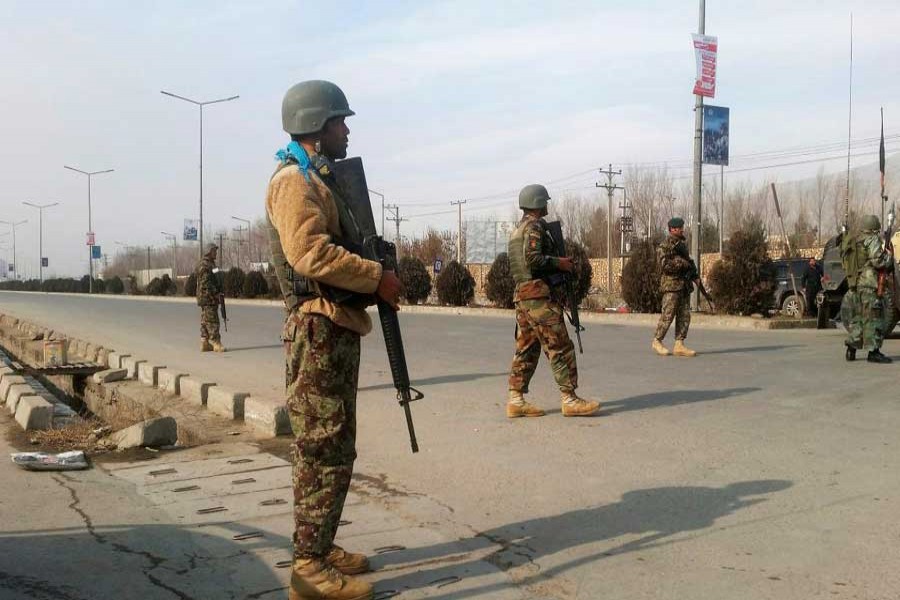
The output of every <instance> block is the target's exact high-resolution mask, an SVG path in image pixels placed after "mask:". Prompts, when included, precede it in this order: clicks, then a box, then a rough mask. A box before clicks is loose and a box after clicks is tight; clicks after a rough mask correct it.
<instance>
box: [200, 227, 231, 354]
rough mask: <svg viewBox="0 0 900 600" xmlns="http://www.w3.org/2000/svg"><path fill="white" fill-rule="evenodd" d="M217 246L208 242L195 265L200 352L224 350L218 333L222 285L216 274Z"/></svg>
mask: <svg viewBox="0 0 900 600" xmlns="http://www.w3.org/2000/svg"><path fill="white" fill-rule="evenodd" d="M218 251H219V247H218V246H216V245H215V244H210V245H209V246H208V247H207V249H206V254H204V255H203V258H202V259H200V264H198V265H197V270H196V274H197V305H198V306H199V307H200V352H209V351H210V350H215V351H216V352H225V347H224V346H223V345H222V338H221V334H220V333H219V305H220V304H221V303H222V297H223V292H222V286H221V285H220V281H219V278H218V277H217V276H216V273H215V268H216V254H217V253H218Z"/></svg>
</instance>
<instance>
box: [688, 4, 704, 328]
mask: <svg viewBox="0 0 900 600" xmlns="http://www.w3.org/2000/svg"><path fill="white" fill-rule="evenodd" d="M697 33H699V34H700V35H704V34H706V0H700V23H699V28H698V31H697ZM694 98H695V103H694V210H693V215H692V216H693V219H692V220H691V223H690V226H691V255H692V256H693V257H694V262H695V263H696V264H697V272H698V273H702V272H703V270H702V266H701V265H700V250H701V247H700V235H701V232H700V223H701V222H702V221H703V218H702V215H701V210H702V208H703V206H702V204H703V202H702V200H703V190H702V189H701V185H702V182H703V96H701V95H700V94H695V95H694ZM699 309H700V288H696V289H695V290H694V293H693V295H692V296H691V310H695V311H696V310H699Z"/></svg>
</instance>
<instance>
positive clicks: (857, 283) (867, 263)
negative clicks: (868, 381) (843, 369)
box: [841, 215, 893, 364]
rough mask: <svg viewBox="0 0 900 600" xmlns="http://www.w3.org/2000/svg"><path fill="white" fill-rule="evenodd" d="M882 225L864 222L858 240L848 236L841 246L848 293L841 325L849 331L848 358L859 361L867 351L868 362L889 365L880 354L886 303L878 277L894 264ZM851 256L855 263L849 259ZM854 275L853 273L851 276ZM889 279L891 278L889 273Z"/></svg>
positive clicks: (873, 220) (872, 217) (869, 219)
mask: <svg viewBox="0 0 900 600" xmlns="http://www.w3.org/2000/svg"><path fill="white" fill-rule="evenodd" d="M880 230H881V223H880V222H879V220H878V217H876V216H875V215H868V216H866V217H864V218H863V220H862V228H861V231H860V233H859V235H857V236H849V234H848V237H847V239H846V240H845V241H844V242H842V243H841V256H842V258H844V260H845V272H846V274H847V282H848V284H849V286H850V287H849V289H848V290H847V293H846V294H844V298H843V300H842V302H841V321H843V322H844V324H845V326H846V327H847V334H848V335H847V341H846V342H844V344H845V345H846V347H847V350H846V353H845V358H846V359H847V360H848V361H852V360H855V359H856V351H857V350H868V351H869V355H868V357H867V358H866V360H867V361H868V362H871V363H880V364H886V363H890V362H892V360H891V359H890V358H889V357H887V356H885V355H884V354H882V353H881V350H880V348H881V343H882V342H883V341H884V333H885V331H884V330H885V325H886V323H885V314H884V313H885V310H884V309H885V302H884V297H883V295H879V293H878V287H879V286H878V275H879V273H880V272H884V271H885V270H887V269H888V268H889V267H890V266H891V263H892V261H893V257H892V256H891V254H890V252H888V251H886V250H885V248H884V245H883V244H882V242H881V238H880V237H879V232H880ZM850 252H852V253H854V254H855V257H856V258H855V260H853V261H852V264H850V263H851V261H848V259H847V258H846V257H847V256H848V254H849V253H850ZM851 271H852V272H851ZM888 277H890V274H889V273H888Z"/></svg>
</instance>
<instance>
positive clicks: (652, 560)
mask: <svg viewBox="0 0 900 600" xmlns="http://www.w3.org/2000/svg"><path fill="white" fill-rule="evenodd" d="M0 312H9V313H12V314H17V315H19V316H23V317H28V318H32V319H35V320H39V321H43V322H45V323H47V324H48V325H50V326H58V327H60V328H62V329H64V330H65V331H67V332H69V333H71V334H73V335H76V336H79V337H84V338H87V339H91V340H93V341H96V342H100V343H104V344H109V345H111V346H113V347H116V348H120V347H121V348H128V349H129V350H130V351H132V352H133V353H135V354H138V353H140V354H141V355H142V356H145V357H146V358H148V359H150V360H157V361H162V362H168V363H169V364H170V365H171V364H176V363H177V365H178V366H184V367H185V369H186V370H191V371H192V372H196V373H200V372H201V371H204V372H207V373H210V374H215V376H216V378H217V379H219V380H220V381H222V382H223V384H226V385H231V386H233V387H244V388H246V389H248V390H249V391H250V392H251V393H252V392H262V391H268V392H271V393H277V391H278V390H279V388H280V385H281V377H282V366H281V351H280V348H279V346H278V340H277V335H278V332H279V329H280V320H281V312H280V310H279V309H277V308H267V307H254V306H234V307H232V308H231V309H230V316H232V325H231V326H230V329H231V332H230V333H229V334H228V337H227V338H226V343H227V344H228V345H229V346H230V347H232V348H233V349H235V350H236V351H234V352H230V353H228V354H226V355H224V356H217V355H209V354H207V355H200V354H199V353H196V352H195V351H194V346H195V345H196V338H197V334H196V331H197V323H196V313H197V310H196V307H193V306H190V305H186V304H164V303H156V302H141V301H124V300H108V299H93V298H68V297H67V298H59V297H51V296H41V295H31V294H27V295H26V294H0ZM403 326H404V336H405V338H406V342H407V347H408V349H409V350H408V353H409V360H410V369H411V372H412V374H413V378H414V379H415V380H416V382H417V385H418V386H419V387H420V388H421V389H422V391H424V392H425V393H426V395H427V398H426V399H425V400H423V401H422V402H420V403H418V404H416V405H415V406H414V413H415V417H416V423H417V426H418V429H419V438H420V444H421V446H422V452H421V453H420V454H419V455H415V456H413V455H411V454H409V452H408V449H407V441H406V438H405V431H404V430H403V423H402V417H401V412H400V409H399V408H398V407H396V405H395V404H394V403H393V400H392V398H393V393H392V389H391V387H390V382H389V376H388V375H387V373H386V369H387V365H386V361H385V359H384V356H383V347H382V345H381V344H382V341H381V339H380V337H379V336H378V335H377V334H373V335H372V336H369V337H368V338H366V340H365V342H364V348H363V352H364V362H363V369H362V377H361V379H362V381H361V384H362V386H363V390H362V391H361V394H360V423H361V427H360V458H359V460H358V474H359V477H358V478H357V481H358V482H361V483H363V484H365V485H368V486H370V487H371V488H372V489H378V490H380V491H379V493H377V494H374V493H369V494H368V495H367V496H366V497H367V498H368V499H369V500H370V501H377V503H378V505H379V506H380V507H381V508H383V509H385V510H387V511H389V512H390V514H392V515H394V516H395V517H397V518H399V519H401V520H402V521H403V522H405V523H407V524H413V525H415V527H417V528H418V529H416V530H415V531H413V530H410V531H409V532H408V536H409V539H408V540H407V541H406V542H405V543H406V545H407V546H409V548H410V550H409V555H408V556H406V557H405V558H406V559H408V560H410V561H413V562H414V563H415V564H417V565H419V566H418V567H417V570H418V571H419V572H420V573H421V574H422V575H421V577H423V578H427V579H429V580H431V581H433V580H435V579H438V578H440V577H443V576H451V575H453V576H460V577H463V578H464V580H466V581H467V582H468V585H466V586H465V589H459V590H454V587H453V585H450V586H447V587H444V588H440V589H436V588H427V589H426V588H425V587H421V586H418V587H417V584H415V582H413V580H410V579H409V578H408V577H407V576H406V575H404V574H402V573H399V574H398V573H394V572H392V571H391V570H386V571H384V572H382V573H381V574H380V575H378V576H376V577H375V580H376V581H377V582H378V585H379V587H380V588H382V589H388V588H394V587H396V588H400V589H408V588H411V589H408V590H407V591H406V592H405V593H404V594H403V597H429V598H431V597H439V598H447V599H449V598H469V597H479V598H480V597H487V596H488V595H489V594H493V593H499V592H501V591H503V590H508V589H512V588H510V586H511V585H513V584H514V585H515V588H514V589H515V590H516V591H517V592H518V593H519V594H521V596H520V597H522V598H584V599H588V598H601V597H602V598H616V599H618V598H622V599H626V598H627V599H645V598H647V599H649V598H665V599H683V598H693V599H716V600H720V599H721V598H729V599H747V600H751V599H753V600H757V599H759V598H779V599H781V598H798V599H801V598H802V599H808V598H870V599H882V598H883V599H888V598H895V597H896V593H897V590H898V589H900V573H898V571H897V569H896V565H897V564H898V561H900V544H898V541H900V539H898V538H900V524H898V523H897V520H896V515H897V514H898V509H900V482H898V478H897V476H896V473H897V472H898V468H900V451H898V444H900V442H898V441H897V436H896V431H898V429H900V403H898V401H897V394H896V382H897V380H898V377H900V362H898V363H897V364H896V365H890V366H876V365H869V364H867V363H865V362H857V363H855V364H849V365H848V364H846V363H845V362H844V361H843V352H842V348H841V333H840V332H839V331H825V332H816V331H798V332H781V331H766V332H727V331H710V330H706V331H697V332H695V333H694V334H693V335H692V336H691V338H690V341H691V344H692V345H693V346H694V347H695V348H697V349H698V350H699V351H700V352H702V355H701V356H700V357H698V358H697V359H694V360H688V359H677V358H674V357H669V358H661V357H656V356H654V355H652V354H651V353H650V351H649V343H648V342H649V339H650V335H651V332H650V330H649V328H645V327H635V326H616V325H592V326H591V327H590V330H589V331H588V332H587V333H586V335H585V336H584V342H585V355H583V356H581V357H579V359H580V361H579V367H580V371H581V380H582V387H581V388H580V391H581V392H583V394H584V395H588V396H599V397H601V398H602V399H603V400H604V401H605V407H606V409H605V411H604V415H603V416H601V417H599V418H591V419H581V420H576V419H563V418H561V417H560V416H559V409H558V404H557V402H558V400H557V398H556V395H555V393H554V391H553V384H552V380H551V379H550V376H549V372H548V369H547V367H546V364H542V366H541V367H540V369H539V372H538V376H537V377H536V380H535V382H534V383H533V385H532V392H533V393H532V396H533V397H534V399H535V401H536V402H537V403H538V404H541V405H542V406H544V407H545V408H547V409H549V412H550V414H549V415H548V416H547V417H544V418H542V419H529V420H524V419H520V420H514V421H510V420H507V419H505V418H504V416H503V402H504V394H505V388H506V385H505V372H506V369H507V367H508V361H509V357H510V352H511V349H512V335H513V331H512V324H511V322H510V321H509V320H507V319H500V318H492V317H477V318H461V317H455V316H437V315H406V316H405V317H404V320H403ZM885 351H886V353H887V354H888V355H893V356H895V357H897V356H898V355H900V343H898V342H897V341H894V340H889V341H888V342H887V344H886V348H885ZM239 384H243V385H239ZM358 510H360V511H362V512H361V513H360V514H358V515H357V517H359V516H360V515H362V516H363V517H364V518H365V515H366V513H365V510H364V509H363V508H359V509H358ZM413 525H410V526H413ZM423 532H432V533H433V534H434V535H425V533H423ZM285 534H286V533H285ZM404 535H407V534H404ZM401 537H402V536H401ZM423 539H430V540H432V541H431V542H430V543H423V541H422V540H423ZM442 540H443V541H442ZM447 540H455V541H454V543H453V544H451V543H450V542H448V541H447ZM393 543H404V542H403V541H398V540H397V539H396V538H395V539H394V541H393ZM459 543H462V544H463V545H464V546H465V547H466V548H468V549H469V552H470V553H469V554H467V553H462V554H461V553H460V551H459V547H458V544H459ZM484 564H488V565H490V566H492V567H493V568H496V569H499V570H500V571H501V572H502V573H503V575H504V577H505V579H500V580H497V579H496V578H493V577H488V576H487V574H486V573H485V571H484V569H483V565H484ZM417 581H418V580H417Z"/></svg>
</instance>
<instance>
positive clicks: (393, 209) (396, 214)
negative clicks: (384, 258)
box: [384, 204, 408, 260]
mask: <svg viewBox="0 0 900 600" xmlns="http://www.w3.org/2000/svg"><path fill="white" fill-rule="evenodd" d="M384 208H385V210H387V211H388V212H390V213H391V216H390V217H388V219H387V220H388V221H393V222H394V225H395V226H396V227H397V237H396V238H395V239H394V243H395V245H396V246H397V260H400V222H401V221H408V219H404V218H403V217H401V216H400V207H399V206H397V205H396V204H387V205H385V207H384Z"/></svg>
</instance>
